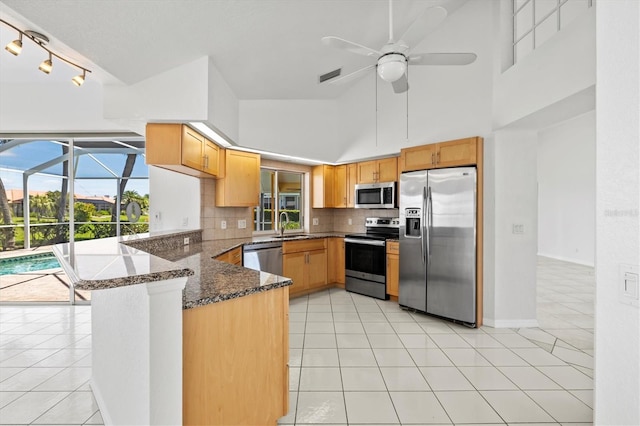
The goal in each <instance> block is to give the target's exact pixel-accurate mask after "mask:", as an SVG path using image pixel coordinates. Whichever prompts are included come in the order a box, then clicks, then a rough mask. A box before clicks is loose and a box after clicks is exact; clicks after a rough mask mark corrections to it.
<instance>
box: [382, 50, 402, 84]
mask: <svg viewBox="0 0 640 426" xmlns="http://www.w3.org/2000/svg"><path fill="white" fill-rule="evenodd" d="M406 71H407V58H406V57H405V56H404V55H403V54H401V53H389V54H386V55H383V56H382V57H380V59H379V60H378V75H379V76H380V78H381V79H383V80H384V81H387V82H389V83H393V82H394V81H397V80H399V79H400V77H402V76H403V75H404V73H405V72H406Z"/></svg>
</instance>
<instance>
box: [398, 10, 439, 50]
mask: <svg viewBox="0 0 640 426" xmlns="http://www.w3.org/2000/svg"><path fill="white" fill-rule="evenodd" d="M446 17H447V9H445V8H443V7H440V6H436V7H428V8H426V9H425V10H424V12H422V15H420V16H418V18H416V20H415V21H413V23H412V24H411V25H410V26H409V28H407V31H405V33H404V34H402V36H401V37H400V38H399V39H398V40H399V43H400V44H404V45H405V46H407V47H414V46H415V45H417V44H418V43H420V42H421V41H422V39H424V38H425V37H426V36H427V34H429V33H430V32H431V31H433V30H435V29H436V27H437V26H438V25H440V24H441V23H442V21H444V18H446Z"/></svg>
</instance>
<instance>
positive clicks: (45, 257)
mask: <svg viewBox="0 0 640 426" xmlns="http://www.w3.org/2000/svg"><path fill="white" fill-rule="evenodd" d="M59 267H60V264H59V263H58V260H57V259H56V257H55V256H54V255H53V254H52V253H45V254H34V255H30V256H19V257H12V258H8V259H0V275H11V274H20V273H24V272H33V271H41V270H43V269H53V268H59Z"/></svg>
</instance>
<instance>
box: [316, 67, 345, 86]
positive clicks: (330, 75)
mask: <svg viewBox="0 0 640 426" xmlns="http://www.w3.org/2000/svg"><path fill="white" fill-rule="evenodd" d="M341 72H342V68H338V69H337V70H333V71H329V72H328V73H326V74H322V75H321V76H320V77H318V79H319V80H320V83H323V82H325V81H327V80H331V79H332V78H336V77H338V76H339V75H340V73H341Z"/></svg>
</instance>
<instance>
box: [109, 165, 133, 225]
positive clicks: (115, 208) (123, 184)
mask: <svg viewBox="0 0 640 426" xmlns="http://www.w3.org/2000/svg"><path fill="white" fill-rule="evenodd" d="M136 158H138V156H137V155H136V154H127V161H126V163H125V164H124V170H122V177H123V179H121V180H120V187H119V188H118V192H119V193H120V202H122V200H123V198H122V197H123V196H124V192H125V191H124V190H125V188H126V187H127V182H129V179H126V178H128V177H130V176H131V173H132V172H133V166H134V165H135V164H136ZM134 192H135V191H134ZM136 194H137V192H136ZM117 204H118V203H116V204H114V205H113V210H111V222H115V221H116V214H117V212H118V209H119V207H120V206H118V205H117Z"/></svg>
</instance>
